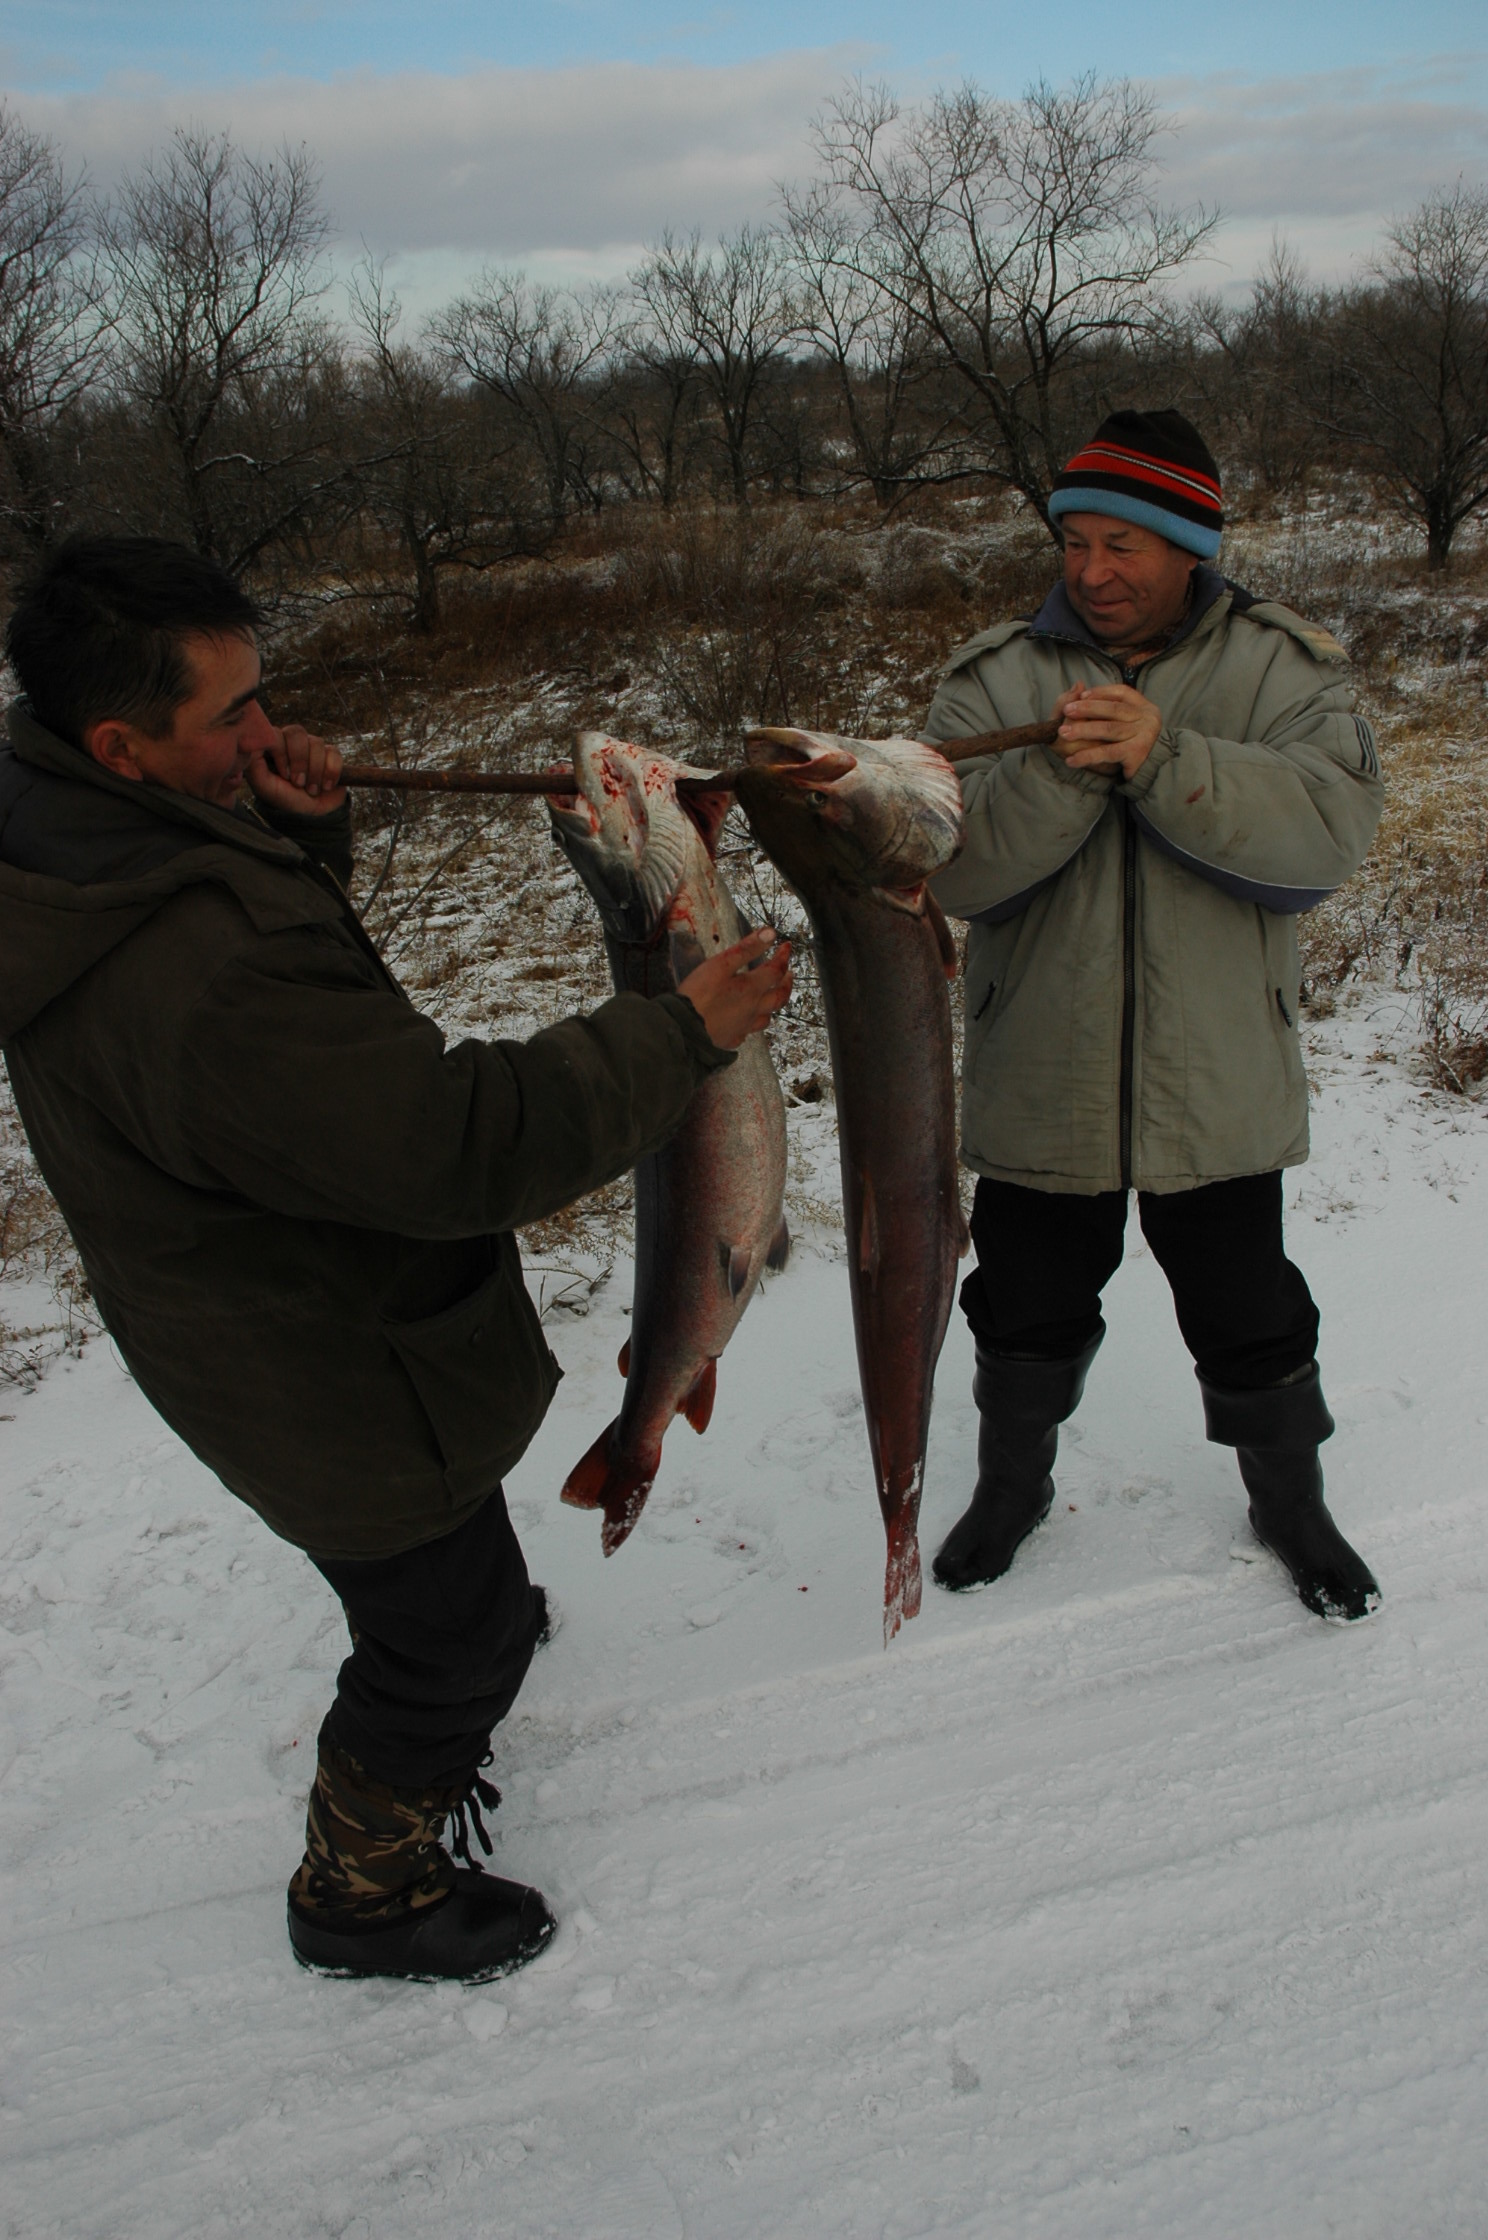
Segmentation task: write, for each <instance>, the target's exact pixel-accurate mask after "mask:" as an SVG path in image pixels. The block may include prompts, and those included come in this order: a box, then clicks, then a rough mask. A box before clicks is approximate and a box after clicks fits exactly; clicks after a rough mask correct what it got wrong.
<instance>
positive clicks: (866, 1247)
mask: <svg viewBox="0 0 1488 2240" xmlns="http://www.w3.org/2000/svg"><path fill="white" fill-rule="evenodd" d="M858 1266H859V1267H860V1268H861V1269H862V1271H863V1274H864V1275H865V1276H876V1275H877V1274H878V1206H877V1203H876V1201H875V1199H874V1196H873V1184H872V1183H871V1182H870V1181H869V1179H868V1177H867V1175H864V1177H863V1212H862V1217H861V1219H860V1220H859V1222H858Z"/></svg>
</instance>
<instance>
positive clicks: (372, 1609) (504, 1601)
mask: <svg viewBox="0 0 1488 2240" xmlns="http://www.w3.org/2000/svg"><path fill="white" fill-rule="evenodd" d="M311 1560H312V1561H313V1562H314V1564H315V1568H316V1569H317V1571H319V1572H320V1573H321V1574H322V1575H323V1576H324V1577H325V1578H326V1579H328V1580H329V1581H330V1583H331V1585H332V1586H333V1587H334V1588H335V1590H336V1592H337V1594H338V1595H339V1596H340V1597H341V1600H342V1602H343V1604H344V1605H345V1608H346V1618H347V1623H348V1625H349V1627H350V1629H351V1639H352V1649H351V1655H350V1656H349V1657H348V1658H347V1660H346V1662H345V1663H344V1664H343V1665H342V1667H341V1670H340V1673H339V1674H338V1675H337V1680H336V1700H335V1702H334V1703H333V1704H332V1705H331V1708H330V1710H329V1711H328V1712H327V1713H326V1717H325V1722H324V1724H323V1725H322V1727H321V1730H320V1731H321V1736H322V1739H323V1740H325V1741H329V1742H333V1743H335V1744H336V1745H338V1747H339V1748H341V1749H342V1750H345V1751H347V1752H349V1754H350V1755H351V1756H352V1757H353V1758H355V1759H357V1761H358V1762H359V1763H360V1764H361V1765H363V1766H365V1767H366V1769H367V1771H368V1773H370V1774H371V1775H372V1776H373V1778H374V1779H375V1780H378V1781H385V1782H387V1783H388V1784H389V1785H390V1787H392V1788H395V1789H444V1788H463V1787H465V1786H466V1785H467V1784H468V1782H469V1780H470V1778H471V1776H472V1775H473V1774H474V1772H475V1770H476V1768H477V1767H478V1766H479V1764H480V1762H481V1760H482V1759H483V1758H484V1757H485V1754H486V1752H487V1750H488V1749H489V1747H490V1740H491V1729H492V1728H493V1727H494V1726H495V1725H496V1724H497V1722H498V1720H501V1719H504V1718H505V1716H506V1714H507V1712H508V1711H509V1710H510V1709H511V1707H512V1705H513V1703H514V1702H515V1701H516V1696H517V1690H518V1689H519V1688H520V1687H521V1685H522V1682H523V1680H524V1679H525V1678H526V1674H527V1667H528V1665H529V1664H530V1663H531V1662H532V1652H533V1650H534V1649H535V1648H536V1646H537V1631H538V1622H539V1620H538V1604H537V1600H536V1597H535V1596H534V1594H533V1592H532V1588H531V1585H530V1583H529V1581H528V1578H527V1564H526V1559H525V1558H524V1556H523V1554H522V1549H521V1543H520V1542H519V1541H518V1539H517V1535H516V1533H515V1531H514V1530H513V1528H512V1521H511V1518H510V1517H509V1516H508V1515H507V1513H506V1499H505V1496H504V1495H503V1493H502V1491H501V1489H500V1487H499V1486H498V1487H497V1489H496V1491H495V1492H494V1493H493V1494H492V1495H491V1496H490V1498H489V1500H487V1501H486V1502H484V1503H483V1504H482V1506H481V1507H480V1508H479V1509H477V1511H476V1513H475V1515H474V1516H473V1517H469V1518H467V1519H466V1521H465V1523H464V1524H462V1525H460V1526H458V1527H457V1528H456V1530H455V1531H453V1532H449V1533H446V1534H445V1535H444V1537H443V1538H442V1539H440V1540H428V1541H425V1543H424V1544H423V1546H422V1547H418V1548H410V1549H408V1550H407V1552H406V1553H405V1554H403V1555H397V1556H379V1557H377V1558H376V1559H375V1560H374V1561H371V1562H356V1563H351V1562H343V1561H340V1560H327V1561H324V1562H322V1561H321V1559H320V1558H319V1557H313V1558H312V1559H311Z"/></svg>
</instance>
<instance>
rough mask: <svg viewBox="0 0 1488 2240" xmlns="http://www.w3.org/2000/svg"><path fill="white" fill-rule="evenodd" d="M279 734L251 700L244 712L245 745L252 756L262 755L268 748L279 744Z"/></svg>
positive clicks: (255, 702) (256, 703) (254, 701)
mask: <svg viewBox="0 0 1488 2240" xmlns="http://www.w3.org/2000/svg"><path fill="white" fill-rule="evenodd" d="M278 738H279V734H278V732H277V731H276V730H275V729H274V726H273V725H272V724H271V723H270V721H269V719H268V717H267V716H266V715H265V714H264V712H263V709H262V708H261V707H260V706H259V703H258V702H257V701H256V700H250V701H249V703H248V705H247V707H246V708H245V709H244V710H243V745H244V746H245V747H246V748H247V750H248V752H249V753H250V754H262V753H263V751H264V749H265V748H266V747H272V746H275V745H276V744H277V743H278Z"/></svg>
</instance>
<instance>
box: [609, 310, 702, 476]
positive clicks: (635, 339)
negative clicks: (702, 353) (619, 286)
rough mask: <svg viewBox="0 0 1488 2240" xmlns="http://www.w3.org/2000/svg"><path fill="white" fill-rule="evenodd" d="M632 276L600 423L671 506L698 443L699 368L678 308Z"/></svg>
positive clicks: (686, 327) (687, 328) (632, 464)
mask: <svg viewBox="0 0 1488 2240" xmlns="http://www.w3.org/2000/svg"><path fill="white" fill-rule="evenodd" d="M644 269H645V268H643V272H642V274H634V275H632V280H631V288H632V294H631V302H630V305H629V307H628V313H627V316H626V318H625V322H624V325H623V327H622V328H621V330H620V332H619V334H618V335H617V338H616V339H617V345H618V356H619V362H618V363H617V364H616V366H615V367H614V368H613V369H612V378H611V384H610V389H609V393H608V395H607V398H606V414H605V416H606V420H607V423H608V425H609V427H610V431H611V434H612V436H613V438H614V440H615V441H616V443H617V444H618V446H619V448H620V450H621V451H622V452H623V454H624V456H625V458H626V459H627V460H628V462H629V464H630V466H631V468H632V469H633V470H634V473H635V475H636V477H637V478H638V479H639V482H640V485H641V488H642V489H643V490H644V491H646V492H647V493H648V494H649V495H651V496H653V497H655V498H657V499H658V500H659V501H660V503H661V506H662V509H663V511H670V509H671V508H672V506H674V505H675V504H676V502H677V499H678V497H679V496H680V495H681V492H682V487H683V484H684V482H685V481H686V479H687V474H688V469H689V468H690V466H691V464H692V460H693V457H694V454H695V452H696V450H697V448H698V441H699V429H698V420H699V407H700V404H701V398H702V388H701V366H700V364H699V360H698V354H697V350H696V348H695V347H694V345H693V342H692V339H691V335H690V332H689V327H688V322H687V320H686V318H685V317H684V316H683V310H684V307H683V305H682V304H681V303H680V301H678V300H677V298H676V297H675V296H674V295H673V294H672V293H670V292H669V291H666V290H651V291H649V292H648V291H647V289H646V288H645V287H644V286H643V285H642V284H641V282H642V278H643V274H644Z"/></svg>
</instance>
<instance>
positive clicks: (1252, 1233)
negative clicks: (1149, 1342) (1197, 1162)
mask: <svg viewBox="0 0 1488 2240" xmlns="http://www.w3.org/2000/svg"><path fill="white" fill-rule="evenodd" d="M1126 1210H1127V1193H1126V1191H1124V1190H1103V1191H1100V1192H1099V1193H1098V1194H1097V1195H1096V1196H1094V1197H1090V1198H1077V1197H1073V1196H1067V1195H1065V1194H1064V1193H1062V1192H1055V1191H1052V1190H1025V1189H1022V1188H1020V1187H1019V1186H1018V1185H1017V1184H1015V1183H1010V1182H991V1181H988V1180H987V1179H986V1178H985V1177H983V1178H982V1180H980V1181H979V1182H978V1183H977V1186H976V1199H975V1202H974V1204H973V1206H972V1211H971V1241H972V1243H973V1244H974V1245H975V1247H976V1256H977V1264H976V1266H975V1268H974V1269H973V1270H972V1272H971V1274H970V1275H969V1276H968V1277H967V1278H966V1281H965V1282H964V1283H963V1284H962V1286H961V1306H962V1311H963V1312H964V1313H965V1316H966V1319H967V1321H968V1322H969V1323H970V1324H971V1327H972V1331H973V1334H974V1335H975V1337H976V1339H977V1342H978V1344H979V1345H982V1346H985V1347H986V1348H988V1349H989V1350H990V1351H991V1352H993V1353H1011V1354H1021V1355H1023V1356H1024V1357H1026V1358H1030V1359H1033V1360H1037V1361H1067V1360H1072V1359H1073V1358H1074V1357H1075V1355H1077V1354H1079V1353H1082V1352H1083V1351H1084V1349H1085V1347H1086V1346H1088V1345H1089V1344H1090V1342H1091V1340H1092V1339H1093V1338H1094V1337H1095V1336H1096V1334H1097V1331H1098V1329H1099V1326H1100V1304H1101V1293H1102V1291H1103V1290H1104V1289H1105V1287H1106V1285H1107V1284H1108V1283H1109V1281H1110V1280H1111V1277H1112V1276H1113V1275H1114V1274H1115V1272H1116V1270H1117V1268H1118V1267H1119V1266H1120V1264H1121V1251H1122V1239H1123V1235H1124V1232H1125V1229H1126ZM1137 1211H1138V1216H1139V1218H1140V1220H1141V1223H1142V1234H1143V1236H1144V1237H1145V1238H1146V1239H1147V1242H1148V1244H1149V1245H1150V1246H1151V1247H1152V1253H1153V1257H1154V1259H1155V1260H1156V1261H1157V1264H1158V1266H1159V1267H1160V1268H1161V1269H1162V1272H1163V1274H1164V1275H1165V1276H1166V1277H1167V1279H1168V1283H1169V1285H1170V1287H1171V1289H1172V1293H1173V1305H1174V1307H1175V1308H1176V1310H1177V1315H1178V1327H1179V1329H1180V1330H1181V1331H1182V1333H1183V1342H1184V1344H1185V1345H1186V1346H1187V1347H1188V1350H1189V1352H1190V1353H1191V1354H1192V1355H1193V1357H1194V1364H1195V1367H1196V1368H1197V1370H1198V1373H1199V1375H1200V1377H1202V1378H1203V1380H1204V1382H1205V1383H1206V1384H1214V1385H1220V1386H1223V1387H1225V1388H1227V1389H1228V1390H1230V1391H1258V1390H1260V1389H1261V1388H1262V1387H1264V1386H1267V1385H1274V1384H1280V1383H1281V1382H1282V1380H1283V1379H1284V1378H1286V1377H1289V1376H1290V1375H1291V1374H1292V1373H1293V1371H1294V1370H1297V1369H1301V1368H1304V1367H1305V1366H1306V1365H1307V1363H1308V1362H1310V1361H1311V1360H1312V1359H1313V1358H1314V1356H1315V1355H1316V1353H1317V1341H1318V1311H1317V1308H1316V1306H1315V1305H1314V1304H1313V1299H1312V1294H1311V1292H1310V1291H1309V1290H1308V1288H1307V1283H1306V1280H1305V1278H1304V1277H1303V1275H1302V1272H1301V1270H1300V1269H1299V1268H1295V1267H1293V1265H1292V1263H1291V1261H1290V1260H1288V1258H1287V1256H1286V1251H1285V1247H1284V1245H1283V1243H1282V1233H1281V1176H1280V1175H1279V1174H1250V1175H1243V1176H1241V1177H1240V1178H1239V1179H1238V1180H1237V1181H1233V1182H1211V1183H1207V1184H1206V1185H1205V1186H1204V1187H1203V1188H1202V1189H1199V1190H1179V1191H1175V1192H1173V1193H1172V1194H1171V1195H1165V1196H1162V1197H1157V1196H1154V1195H1153V1193H1152V1192H1151V1191H1147V1190H1144V1191H1142V1192H1140V1194H1139V1195H1138V1198H1137Z"/></svg>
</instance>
